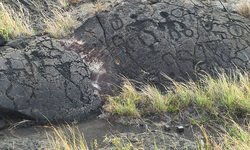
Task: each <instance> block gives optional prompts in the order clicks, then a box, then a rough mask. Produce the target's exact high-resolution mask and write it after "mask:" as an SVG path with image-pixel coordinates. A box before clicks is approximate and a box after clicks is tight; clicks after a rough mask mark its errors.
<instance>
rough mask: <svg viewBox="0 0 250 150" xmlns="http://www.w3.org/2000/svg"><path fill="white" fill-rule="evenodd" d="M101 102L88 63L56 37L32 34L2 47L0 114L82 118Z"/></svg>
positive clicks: (50, 119)
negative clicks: (93, 84)
mask: <svg viewBox="0 0 250 150" xmlns="http://www.w3.org/2000/svg"><path fill="white" fill-rule="evenodd" d="M100 105H101V100H100V98H99V97H98V96H96V95H95V94H94V91H93V88H92V85H91V80H90V71H89V69H88V67H87V66H86V64H85V63H84V62H83V61H82V60H81V58H80V57H79V55H78V54H76V53H75V52H73V51H65V50H64V49H63V48H62V47H61V46H60V44H59V43H58V42H56V40H52V39H50V38H48V37H32V38H26V39H20V40H14V41H12V42H9V43H7V44H6V45H5V46H3V47H0V115H2V116H8V117H11V116H9V115H21V116H22V117H26V118H29V119H36V120H38V121H40V122H44V121H46V120H47V119H48V120H49V121H59V120H65V121H71V120H74V119H77V120H82V119H86V118H87V117H88V116H90V115H91V114H92V113H93V112H94V111H97V110H98V107H100Z"/></svg>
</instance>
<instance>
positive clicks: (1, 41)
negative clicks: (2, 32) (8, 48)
mask: <svg viewBox="0 0 250 150" xmlns="http://www.w3.org/2000/svg"><path fill="white" fill-rule="evenodd" d="M4 44H5V40H4V38H3V37H2V36H0V46H3V45H4Z"/></svg>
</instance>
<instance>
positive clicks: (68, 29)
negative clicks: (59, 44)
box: [44, 8, 78, 38]
mask: <svg viewBox="0 0 250 150" xmlns="http://www.w3.org/2000/svg"><path fill="white" fill-rule="evenodd" d="M52 12H53V15H54V16H53V17H46V16H44V22H45V25H46V29H45V32H48V33H50V34H51V35H52V36H53V37H55V38H59V37H62V36H66V35H67V34H69V33H72V32H73V29H74V28H75V27H77V26H78V24H77V20H76V18H75V17H73V16H71V14H70V12H68V11H64V10H63V9H61V8H56V9H54V10H52Z"/></svg>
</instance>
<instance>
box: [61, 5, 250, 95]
mask: <svg viewBox="0 0 250 150" xmlns="http://www.w3.org/2000/svg"><path fill="white" fill-rule="evenodd" d="M249 37H250V21H249V20H248V19H245V18H243V17H241V16H239V15H237V14H228V13H227V12H223V11H222V10H219V9H215V8H204V7H199V6H195V5H191V4H185V3H180V2H175V1H172V2H171V0H161V1H144V2H143V1H140V0H127V1H124V2H122V3H120V4H119V5H117V6H114V8H113V10H112V11H110V12H108V11H106V12H101V13H99V14H97V15H96V16H95V17H93V18H91V19H89V20H87V21H86V22H85V23H84V24H83V25H82V26H81V27H79V28H78V29H76V30H75V33H74V34H73V35H72V36H71V37H70V39H69V40H68V39H67V38H66V39H65V40H62V43H64V45H65V47H66V48H68V49H71V50H75V51H77V52H79V53H80V54H81V55H82V58H83V59H84V60H85V61H86V62H87V63H88V65H89V66H90V68H92V70H93V72H94V73H93V74H94V76H95V77H96V76H98V78H93V79H92V80H93V81H94V83H96V87H97V88H99V90H100V91H102V90H106V89H107V87H108V83H110V82H116V81H115V79H116V76H117V75H118V74H122V75H124V76H126V77H128V78H130V79H135V80H137V81H149V82H151V83H152V82H153V83H163V82H164V79H163V78H162V76H161V72H162V73H164V74H166V75H168V76H170V77H172V78H174V79H177V80H178V79H180V78H186V79H187V78H188V77H194V76H195V75H194V70H196V71H200V70H205V71H207V72H210V73H211V72H213V71H214V70H215V68H218V67H221V68H225V69H227V68H231V67H234V66H237V67H239V68H245V69H248V70H249V69H250V62H249V61H250V59H249V58H250V38H249ZM97 63H98V64H99V66H98V67H95V66H96V65H95V64H97Z"/></svg>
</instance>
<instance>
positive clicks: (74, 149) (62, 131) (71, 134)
mask: <svg viewBox="0 0 250 150" xmlns="http://www.w3.org/2000/svg"><path fill="white" fill-rule="evenodd" d="M50 128H51V129H52V132H53V134H49V133H48V132H47V133H46V135H47V139H48V140H49V142H50V149H51V150H89V148H88V145H87V142H86V140H85V138H84V135H83V133H81V132H80V131H79V129H78V128H77V127H75V126H70V125H69V124H67V125H64V126H63V127H62V128H61V127H55V126H51V127H50Z"/></svg>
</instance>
